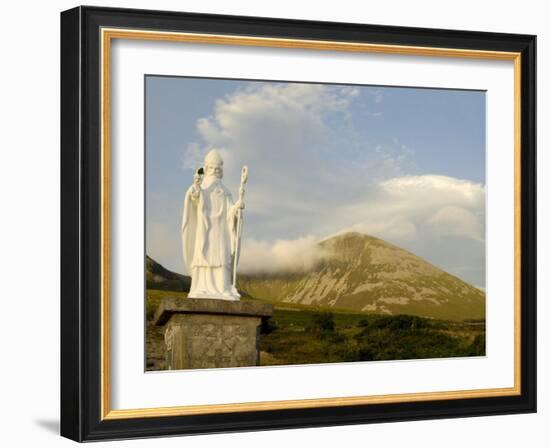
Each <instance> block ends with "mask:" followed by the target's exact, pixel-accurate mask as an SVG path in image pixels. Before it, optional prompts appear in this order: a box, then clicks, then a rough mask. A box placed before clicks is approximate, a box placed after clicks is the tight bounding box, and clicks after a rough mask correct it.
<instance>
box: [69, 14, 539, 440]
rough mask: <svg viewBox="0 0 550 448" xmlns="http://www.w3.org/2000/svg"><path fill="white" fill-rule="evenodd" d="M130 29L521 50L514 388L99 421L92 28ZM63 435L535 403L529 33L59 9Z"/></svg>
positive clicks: (532, 49) (332, 421)
mask: <svg viewBox="0 0 550 448" xmlns="http://www.w3.org/2000/svg"><path fill="white" fill-rule="evenodd" d="M102 27H110V28H130V29H146V30H160V31H176V32H178V31H181V32H191V33H208V34H220V35H244V36H256V37H266V38H288V39H304V40H316V41H324V40H327V41H338V42H360V43H374V44H392V45H402V46H417V47H429V48H432V47H438V48H449V49H452V48H461V49H469V50H487V51H502V52H517V53H520V54H521V89H520V93H521V111H520V112H521V153H520V159H521V240H520V246H521V252H520V253H521V259H520V260H519V261H520V266H521V269H520V272H521V310H520V311H521V354H520V369H521V393H520V394H519V395H514V396H501V397H485V398H466V399H443V400H433V401H418V402H405V403H386V404H367V405H350V406H334V407H319V408H307V409H284V410H267V411H252V412H231V413H210V414H201V415H184V416H182V415H180V416H163V417H143V418H122V419H102V417H101V416H102V412H101V406H102V405H101V387H102V384H101V381H102V380H101V345H100V339H101V287H102V286H101V252H100V237H101V213H102V210H101V191H100V189H101V185H100V170H101V160H100V158H101V152H100V138H101V134H100V132H101V120H100V114H101V110H100V98H101V83H100V77H101V69H100V29H101V28H102ZM60 37H61V435H63V436H65V437H68V438H70V439H73V440H76V441H92V440H104V439H121V438H141V437H153V436H163V435H184V434H199V433H215V432H233V431H250V430H268V429H282V428H299V427H315V426H331V425H344V424H345V425H348V424H363V423H375V422H389V421H402V420H419V419H435V418H451V417H469V416H481V415H499V414H511V413H529V412H536V384H537V378H536V269H537V261H536V148H535V141H536V62H535V57H536V36H532V35H519V34H503V33H488V32H473V31H455V30H439V29H422V28H405V27H393V26H380V25H364V24H350V23H333V22H314V21H302V20H282V19H272V18H257V17H239V16H222V15H207V14H194V13H181V12H167V11H145V10H132V9H113V8H100V7H77V8H74V9H71V10H68V11H65V12H62V13H61V36H60Z"/></svg>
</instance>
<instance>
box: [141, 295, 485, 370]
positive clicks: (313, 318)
mask: <svg viewBox="0 0 550 448" xmlns="http://www.w3.org/2000/svg"><path fill="white" fill-rule="evenodd" d="M167 296H171V297H174V296H177V297H186V293H181V292H171V291H160V290H151V289H148V290H147V303H146V314H147V370H163V369H164V368H165V367H164V352H163V350H164V345H163V333H162V328H161V327H155V326H154V325H153V324H152V321H151V319H152V318H153V316H154V313H155V310H156V308H157V306H158V304H159V302H160V300H161V299H162V298H163V297H167ZM244 300H248V299H247V298H244ZM274 305H275V310H274V314H273V317H272V318H271V319H270V320H269V321H268V322H267V323H265V324H264V325H263V326H262V329H261V330H262V331H261V334H260V364H261V365H288V364H318V363H327V362H352V361H377V360H399V359H423V358H442V357H459V356H483V355H485V324H484V322H483V321H473V322H456V321H443V320H435V319H425V318H421V317H416V316H408V315H397V316H388V315H374V314H366V313H353V312H349V311H342V310H337V309H331V310H330V312H328V311H327V310H326V309H321V308H315V307H308V306H305V305H288V304H284V305H281V304H274Z"/></svg>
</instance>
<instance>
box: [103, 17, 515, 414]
mask: <svg viewBox="0 0 550 448" xmlns="http://www.w3.org/2000/svg"><path fill="white" fill-rule="evenodd" d="M113 39H131V40H153V41H169V42H186V43H201V44H213V45H241V46H254V47H276V48H296V49H311V50H326V51H327V50H328V51H345V52H365V53H384V54H399V55H413V56H437V57H455V58H469V59H491V60H506V61H513V63H514V386H513V387H506V388H493V389H473V390H459V391H441V392H418V393H404V394H391V395H368V396H354V397H337V398H314V399H303V400H281V401H262V402H246V403H230V404H214V405H187V406H171V407H155V408H141V409H111V407H110V402H111V388H110V378H111V369H110V357H111V350H110V175H111V171H110V154H111V141H110V130H111V128H110V126H111V114H110V98H111V91H110V87H111V86H110V62H111V56H110V55H111V53H110V50H111V41H112V40H113ZM100 59H101V92H102V93H101V341H100V343H101V397H100V399H101V406H100V409H101V419H102V420H105V419H109V420H113V419H127V418H142V417H165V416H178V415H198V414H210V413H222V412H246V411H262V410H283V409H300V408H301V409H305V408H316V407H329V406H349V405H364V404H380V403H405V402H413V401H430V400H450V399H465V398H481V397H502V396H511V395H520V394H521V364H520V362H521V319H520V317H521V265H520V260H521V246H520V242H521V238H520V236H521V228H520V226H521V170H520V169H521V53H515V52H500V51H484V50H466V49H458V48H437V47H417V46H403V45H385V44H368V43H352V42H334V41H319V40H302V39H278V38H262V37H248V36H229V35H215V34H195V33H177V32H159V31H143V30H135V29H118V28H102V29H101V58H100Z"/></svg>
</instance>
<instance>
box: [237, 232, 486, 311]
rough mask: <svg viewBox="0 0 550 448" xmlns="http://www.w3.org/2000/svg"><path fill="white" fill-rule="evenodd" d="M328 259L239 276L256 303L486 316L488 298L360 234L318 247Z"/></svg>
mask: <svg viewBox="0 0 550 448" xmlns="http://www.w3.org/2000/svg"><path fill="white" fill-rule="evenodd" d="M318 244H319V246H320V247H321V248H322V249H323V252H324V253H325V257H324V258H323V259H322V261H321V262H320V263H318V264H317V265H316V266H315V267H313V268H312V269H311V270H310V271H309V272H304V273H293V274H292V275H287V276H285V275H281V276H273V275H264V274H249V275H241V276H240V281H239V287H240V288H241V289H243V290H244V291H246V292H247V293H248V294H249V295H251V296H253V297H256V298H259V299H261V298H265V299H269V300H276V301H282V302H290V303H300V304H306V305H315V306H321V307H329V308H330V307H335V308H343V309H350V310H355V311H366V312H374V313H385V314H399V313H402V314H414V315H420V316H426V317H434V318H443V319H452V320H462V319H468V318H481V317H484V315H485V294H484V293H483V292H482V291H480V290H478V289H477V288H474V287H473V286H471V285H468V284H467V283H465V282H464V281H462V280H460V279H458V278H456V277H454V276H452V275H450V274H448V273H446V272H444V271H443V270H441V269H439V268H437V267H435V266H433V265H432V264H430V263H428V262H427V261H425V260H423V259H422V258H420V257H418V256H416V255H414V254H413V253H411V252H408V251H406V250H404V249H401V248H400V247H397V246H395V245H393V244H390V243H388V242H386V241H384V240H381V239H379V238H375V237H372V236H370V235H366V234H363V233H359V232H347V233H342V234H338V235H335V236H332V237H329V238H327V239H324V240H323V241H321V242H319V243H318Z"/></svg>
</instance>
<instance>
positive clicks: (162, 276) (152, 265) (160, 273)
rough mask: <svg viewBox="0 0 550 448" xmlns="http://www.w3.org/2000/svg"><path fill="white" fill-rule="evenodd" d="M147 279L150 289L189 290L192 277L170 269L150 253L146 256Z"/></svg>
mask: <svg viewBox="0 0 550 448" xmlns="http://www.w3.org/2000/svg"><path fill="white" fill-rule="evenodd" d="M145 279H146V283H147V288H148V289H161V290H164V291H183V292H189V288H190V287H191V277H188V276H186V275H181V274H176V273H175V272H172V271H169V270H168V269H166V268H165V267H164V266H162V265H161V264H159V263H157V262H156V261H155V260H153V259H152V258H151V257H149V256H148V255H146V256H145Z"/></svg>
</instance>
